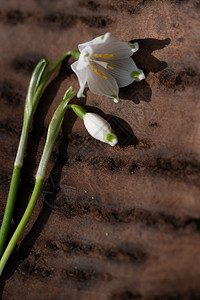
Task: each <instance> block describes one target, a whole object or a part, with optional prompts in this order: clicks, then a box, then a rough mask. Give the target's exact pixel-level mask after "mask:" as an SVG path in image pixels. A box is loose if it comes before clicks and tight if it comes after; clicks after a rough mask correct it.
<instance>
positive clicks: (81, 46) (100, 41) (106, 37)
mask: <svg viewBox="0 0 200 300" xmlns="http://www.w3.org/2000/svg"><path fill="white" fill-rule="evenodd" d="M112 38H113V35H112V34H111V33H109V32H107V33H106V34H104V35H101V36H98V37H96V38H95V39H93V40H91V41H89V42H86V43H83V44H79V45H78V49H79V51H80V52H81V51H82V50H83V49H84V48H85V47H87V46H93V45H97V44H104V43H105V42H107V41H109V40H111V39H112Z"/></svg>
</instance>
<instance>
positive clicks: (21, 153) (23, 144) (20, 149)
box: [0, 51, 79, 257]
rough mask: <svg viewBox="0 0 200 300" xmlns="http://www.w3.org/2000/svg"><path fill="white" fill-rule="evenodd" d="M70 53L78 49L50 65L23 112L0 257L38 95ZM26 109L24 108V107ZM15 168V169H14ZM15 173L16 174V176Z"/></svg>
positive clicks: (3, 225) (12, 209) (69, 52)
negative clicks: (25, 110)
mask: <svg viewBox="0 0 200 300" xmlns="http://www.w3.org/2000/svg"><path fill="white" fill-rule="evenodd" d="M70 55H72V56H73V57H74V58H75V59H77V58H78V55H79V52H78V51H68V52H66V53H65V54H64V55H63V56H62V57H61V58H59V59H58V60H57V62H56V63H55V64H54V65H53V66H52V68H51V69H50V71H49V72H48V73H47V74H46V75H45V76H44V77H43V79H41V81H40V84H39V86H38V87H37V89H36V91H35V93H34V96H33V101H32V103H33V106H32V108H31V110H30V111H29V114H28V117H27V116H26V113H25V112H24V123H23V128H22V133H21V137H20V142H19V146H18V151H17V155H16V159H15V164H14V170H13V176H12V180H11V186H10V190H9V194H8V199H7V203H6V208H5V213H4V217H3V221H2V225H1V229H0V257H1V255H2V253H3V250H4V247H5V243H6V239H7V236H8V232H9V228H10V224H11V220H12V215H13V211H14V206H15V200H16V195H17V188H18V184H19V178H20V173H21V168H22V166H23V158H24V153H25V149H26V144H27V139H28V132H29V129H30V124H31V121H32V118H33V115H34V113H35V110H36V108H37V105H38V101H39V97H40V95H41V92H42V90H43V88H44V86H45V84H46V83H47V81H48V79H49V78H50V77H51V75H52V73H53V72H54V71H55V69H56V68H57V67H58V66H59V64H60V63H62V61H63V60H64V59H65V58H66V57H67V56H70ZM25 109H26V108H25ZM16 170H17V171H16ZM16 172H17V173H16ZM16 174H17V176H16Z"/></svg>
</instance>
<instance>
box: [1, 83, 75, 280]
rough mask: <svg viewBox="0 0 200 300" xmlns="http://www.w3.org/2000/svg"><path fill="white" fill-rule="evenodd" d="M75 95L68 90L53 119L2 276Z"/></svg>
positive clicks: (4, 261)
mask: <svg viewBox="0 0 200 300" xmlns="http://www.w3.org/2000/svg"><path fill="white" fill-rule="evenodd" d="M73 95H74V92H73V91H72V87H70V88H68V90H67V91H66V93H65V95H64V98H63V100H62V102H61V103H60V105H59V106H58V108H57V109H56V111H55V113H54V115H53V117H52V119H51V122H50V124H49V127H48V132H47V138H46V142H45V146H44V150H43V153H42V157H41V160H40V163H39V167H38V171H37V174H36V182H35V187H34V190H33V193H32V195H31V198H30V201H29V203H28V206H27V208H26V210H25V213H24V215H23V217H22V219H21V221H20V223H19V225H18V226H17V228H16V230H15V232H14V234H13V236H12V238H11V240H10V242H9V244H8V246H7V248H6V249H5V251H4V253H3V256H2V258H1V260H0V275H1V273H2V271H3V269H4V267H5V264H6V262H7V260H8V258H9V256H10V254H11V253H12V250H13V249H14V247H15V245H16V243H17V241H18V239H19V237H20V235H21V233H22V231H23V230H24V227H25V226H26V224H27V223H28V220H29V218H30V216H31V214H32V212H33V209H34V207H35V204H36V202H37V199H38V197H39V193H40V190H41V188H42V183H43V181H44V178H45V174H46V169H47V164H48V161H49V158H50V155H51V152H52V149H53V146H54V143H55V141H56V138H57V136H58V134H59V131H60V129H61V125H62V122H63V119H64V114H65V112H66V110H67V109H68V108H69V107H68V105H67V104H68V102H69V101H70V99H71V98H72V97H73ZM19 174H20V173H19ZM14 182H15V180H14ZM13 191H14V192H16V187H15V188H14V190H13ZM12 203H13V202H11V207H12V209H13V207H14V206H12ZM11 207H9V209H10V210H11ZM10 210H9V211H10ZM6 225H7V224H6ZM7 227H8V226H7ZM7 227H6V230H8V229H7Z"/></svg>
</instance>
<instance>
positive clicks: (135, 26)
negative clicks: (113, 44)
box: [0, 0, 200, 300]
mask: <svg viewBox="0 0 200 300" xmlns="http://www.w3.org/2000/svg"><path fill="white" fill-rule="evenodd" d="M199 16H200V4H199V1H198V0H194V1H192V0H188V1H187V0H182V1H181V0H179V1H178V0H171V1H167V0H166V1H164V0H163V1H162V0H160V1H159V0H157V1H156V0H154V1H153V0H146V1H145V0H143V1H142V0H141V1H136V0H129V1H128V0H116V1H114V0H94V1H84V0H57V1H53V0H45V1H39V0H27V1H23V0H18V1H14V0H7V1H6V0H2V1H1V2H0V138H1V148H0V185H1V189H0V203H1V204H0V220H2V216H3V211H4V207H5V203H6V199H7V193H8V189H9V183H10V179H11V174H12V168H13V163H14V159H15V154H16V150H17V146H18V141H19V137H20V132H21V127H22V118H23V108H24V101H25V96H26V90H27V86H28V82H29V79H30V75H31V72H32V70H33V68H34V66H35V64H36V63H37V61H38V60H39V59H40V58H42V57H44V58H49V59H50V60H51V62H52V63H53V62H55V61H56V60H57V59H58V58H59V57H60V56H61V55H63V54H64V53H65V52H66V51H68V50H76V49H77V45H78V44H79V43H82V42H86V41H88V40H90V39H92V38H94V37H96V36H98V35H101V34H103V33H106V32H112V33H113V34H114V35H115V36H116V37H117V38H119V39H122V40H125V41H138V42H139V46H140V49H139V51H138V52H137V53H135V54H134V57H133V58H134V60H135V62H136V64H137V66H138V67H139V68H141V69H142V70H143V71H144V73H145V75H146V79H145V80H144V81H142V82H140V83H133V84H131V85H130V86H128V87H126V88H123V89H121V91H120V98H121V101H120V103H118V104H115V103H113V102H111V101H110V100H109V99H107V98H105V97H101V96H96V95H94V94H92V93H91V92H90V91H89V90H87V91H86V94H87V97H86V98H84V99H83V98H82V99H81V100H78V99H75V100H74V103H81V104H85V105H86V106H87V108H88V110H89V111H94V112H97V113H99V114H101V115H102V116H104V117H106V118H107V119H108V121H109V122H110V123H111V125H112V126H113V128H114V129H115V131H116V133H117V135H118V138H119V145H117V146H116V147H114V148H112V147H109V146H108V145H105V144H102V143H100V142H98V141H95V140H93V139H92V138H91V137H90V136H89V135H88V134H87V132H86V130H85V128H84V126H83V124H82V121H81V120H80V119H79V120H78V119H77V118H76V117H75V116H73V115H72V113H71V112H69V113H67V114H66V117H65V120H64V124H63V128H62V133H61V134H60V135H59V138H58V140H57V142H56V145H55V148H54V151H53V154H52V157H51V161H50V163H49V168H48V176H47V180H46V182H45V185H44V188H43V192H42V193H41V195H40V197H39V200H38V203H37V206H36V209H35V211H34V214H33V216H32V218H31V221H30V223H29V224H28V226H27V227H26V229H25V232H24V234H23V236H22V238H21V239H20V241H19V243H18V246H17V247H16V249H15V251H14V253H13V255H12V257H11V259H10V261H9V264H8V265H7V267H6V269H5V271H4V273H3V275H2V277H1V278H0V298H1V297H2V299H4V300H7V299H8V300H11V299H12V300H18V299H20V300H21V299H24V300H26V299H28V300H29V299H30V300H35V299H51V300H54V299H58V300H62V299H68V298H70V299H73V300H76V299H81V300H90V299H91V300H93V299H95V300H104V299H105V300H107V299H109V300H128V299H147V300H158V299H160V300H161V299H162V300H165V299H171V300H172V299H173V300H175V299H176V300H177V299H200V232H199V231H198V230H197V225H196V224H195V223H194V218H200V180H199V177H200V101H199V100H200V96H199V93H200V17H199ZM72 62H73V60H72V59H71V58H70V59H69V60H68V61H65V62H64V63H63V65H62V67H61V68H60V70H59V71H58V72H57V73H55V75H54V77H53V78H52V80H50V81H49V84H48V85H47V87H46V89H45V91H44V93H43V95H42V97H41V100H40V103H39V106H38V109H37V111H36V114H35V118H34V121H33V125H32V129H31V132H30V137H29V140H28V146H27V151H26V158H25V161H24V168H23V172H22V175H21V183H20V188H19V193H18V198H17V204H16V209H15V215H14V222H13V225H12V228H11V231H13V230H14V228H15V226H16V224H17V223H18V221H19V219H20V217H21V216H22V213H23V211H24V209H25V207H26V205H27V201H28V199H29V196H30V193H31V191H32V189H33V185H34V174H35V172H36V170H37V165H38V162H39V160H40V156H41V153H42V149H43V145H44V142H45V136H46V129H47V126H48V123H49V120H50V118H51V116H52V114H53V112H54V110H55V108H56V107H57V105H58V103H59V102H60V100H61V99H62V97H63V94H64V92H65V90H66V89H67V87H68V86H69V85H73V87H74V89H75V90H78V81H77V78H76V76H75V74H73V73H72V71H71V69H70V63H72Z"/></svg>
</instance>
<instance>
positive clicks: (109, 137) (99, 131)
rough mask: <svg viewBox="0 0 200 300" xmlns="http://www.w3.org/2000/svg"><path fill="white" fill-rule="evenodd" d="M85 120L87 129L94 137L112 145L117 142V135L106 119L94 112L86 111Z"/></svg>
mask: <svg viewBox="0 0 200 300" xmlns="http://www.w3.org/2000/svg"><path fill="white" fill-rule="evenodd" d="M83 121H84V124H85V127H86V129H87V131H88V132H89V134H90V135H91V136H92V137H94V138H95V139H97V140H99V141H101V142H104V143H108V144H110V145H111V146H115V145H116V144H117V137H116V135H115V134H114V133H113V131H112V128H111V126H110V124H109V123H108V122H107V121H106V120H105V119H103V118H102V117H100V116H99V115H97V114H94V113H86V114H85V116H84V119H83Z"/></svg>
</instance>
